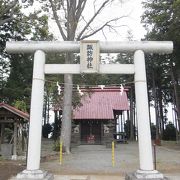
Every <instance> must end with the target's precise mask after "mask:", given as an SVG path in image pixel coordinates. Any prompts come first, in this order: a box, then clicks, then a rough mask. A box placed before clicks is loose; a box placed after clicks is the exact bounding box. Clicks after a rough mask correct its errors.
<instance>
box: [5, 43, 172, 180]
mask: <svg viewBox="0 0 180 180" xmlns="http://www.w3.org/2000/svg"><path fill="white" fill-rule="evenodd" d="M93 42H95V43H96V42H97V41H93ZM91 43H92V42H91ZM98 43H99V45H98V46H97V47H98V48H99V50H100V52H101V53H120V52H134V64H99V65H97V67H98V68H97V69H98V73H100V74H134V75H135V94H136V108H137V121H138V137H139V138H138V141H139V162H140V168H139V169H138V170H137V171H135V172H134V173H131V174H128V175H127V176H126V180H138V179H140V180H144V179H149V180H163V179H165V178H164V176H163V174H161V173H160V172H158V171H156V170H154V167H153V158H152V144H151V135H150V122H149V107H148V96H147V82H146V71H145V58H144V53H171V52H172V50H173V43H172V42H168V41H164V42H160V41H140V42H137V41H130V42H98ZM87 45H88V46H89V44H88V42H87ZM90 46H91V45H90ZM85 49H86V48H85ZM6 50H7V51H8V52H11V53H34V70H33V85H32V95H31V113H30V130H29V145H28V157H27V169H26V170H24V171H23V172H21V173H19V174H18V175H17V177H16V179H19V180H20V179H21V180H22V179H26V180H32V179H33V180H51V179H53V176H52V175H51V174H49V173H47V172H46V171H42V170H40V152H41V131H42V112H43V95H44V74H80V73H81V72H82V71H81V66H80V64H45V53H49V52H56V53H57V52H58V53H61V52H62V53H64V52H72V53H79V52H80V43H79V42H70V41H68V42H58V41H55V42H47V41H41V42H40V41H39V42H7V45H6ZM91 50H92V49H91ZM85 56H87V54H86V55H85ZM95 56H98V54H95ZM92 59H93V57H92ZM92 59H91V60H92ZM85 63H89V61H88V62H86V61H85ZM93 63H94V62H93ZM93 63H92V64H93ZM88 65H89V64H88ZM85 67H88V66H87V64H86V65H85ZM89 70H90V69H87V72H89ZM91 73H93V72H91Z"/></svg>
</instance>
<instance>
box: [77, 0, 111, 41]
mask: <svg viewBox="0 0 180 180" xmlns="http://www.w3.org/2000/svg"><path fill="white" fill-rule="evenodd" d="M109 1H110V0H106V1H105V2H104V3H103V4H102V5H101V6H100V7H99V9H98V10H97V12H96V13H95V14H94V15H93V16H92V18H91V19H90V20H89V22H88V23H87V24H86V25H85V26H84V28H83V29H82V31H81V32H80V33H79V35H78V37H77V39H81V36H82V34H83V33H84V32H85V31H86V29H87V27H89V25H90V24H91V23H92V22H93V20H94V19H95V18H96V16H97V15H98V14H100V12H101V10H102V9H103V8H104V7H105V6H106V4H107V3H108V2H109Z"/></svg>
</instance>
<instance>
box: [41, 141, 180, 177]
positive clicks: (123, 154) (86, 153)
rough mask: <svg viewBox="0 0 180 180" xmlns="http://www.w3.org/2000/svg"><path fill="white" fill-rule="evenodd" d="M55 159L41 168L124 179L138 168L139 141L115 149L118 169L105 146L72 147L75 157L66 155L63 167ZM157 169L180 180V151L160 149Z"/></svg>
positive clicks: (158, 148)
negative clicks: (113, 164) (113, 165)
mask: <svg viewBox="0 0 180 180" xmlns="http://www.w3.org/2000/svg"><path fill="white" fill-rule="evenodd" d="M171 147H172V146H171ZM175 149H177V148H175ZM56 158H57V159H56ZM56 158H55V157H53V158H52V160H51V161H48V162H43V163H42V164H41V167H42V168H43V169H46V170H48V171H50V172H52V173H53V174H57V175H58V174H61V175H63V174H64V175H67V174H70V175H73V174H76V175H86V174H91V175H118V176H122V177H123V176H124V175H125V174H126V173H129V172H133V171H136V170H137V169H139V155H138V143H137V142H134V143H128V144H118V145H117V146H116V148H115V167H112V161H111V149H108V148H106V147H105V146H103V145H81V146H78V147H76V148H72V154H70V155H68V156H67V155H63V164H62V165H60V164H59V156H58V155H57V157H56ZM157 170H158V171H160V172H162V173H163V174H168V175H173V174H176V176H177V175H179V179H180V148H179V149H178V150H174V149H172V148H171V149H170V148H167V147H165V146H157Z"/></svg>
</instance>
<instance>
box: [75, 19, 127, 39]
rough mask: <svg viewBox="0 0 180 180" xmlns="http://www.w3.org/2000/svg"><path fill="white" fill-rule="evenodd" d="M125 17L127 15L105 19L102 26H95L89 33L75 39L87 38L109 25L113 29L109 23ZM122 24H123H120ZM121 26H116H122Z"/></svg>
mask: <svg viewBox="0 0 180 180" xmlns="http://www.w3.org/2000/svg"><path fill="white" fill-rule="evenodd" d="M125 17H127V16H121V17H119V18H115V19H111V20H109V21H107V22H106V23H104V24H103V25H102V26H100V27H99V28H97V29H96V30H94V31H93V32H91V33H89V34H87V35H84V36H82V37H81V38H80V39H78V38H77V40H78V41H80V40H82V39H85V38H88V37H90V36H92V35H94V34H96V33H97V32H99V31H101V30H103V29H104V28H105V27H109V28H111V29H113V26H112V25H111V24H110V23H112V22H115V21H118V20H120V19H122V18H125ZM122 26H124V25H122ZM122 26H118V27H122Z"/></svg>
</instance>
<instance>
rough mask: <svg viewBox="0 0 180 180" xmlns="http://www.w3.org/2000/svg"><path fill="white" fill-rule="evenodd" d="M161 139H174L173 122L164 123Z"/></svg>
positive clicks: (174, 129)
mask: <svg viewBox="0 0 180 180" xmlns="http://www.w3.org/2000/svg"><path fill="white" fill-rule="evenodd" d="M163 140H167V141H171V140H172V141H174V140H176V128H175V127H174V124H173V123H171V122H169V123H168V124H167V125H166V128H165V130H164V134H163Z"/></svg>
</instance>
